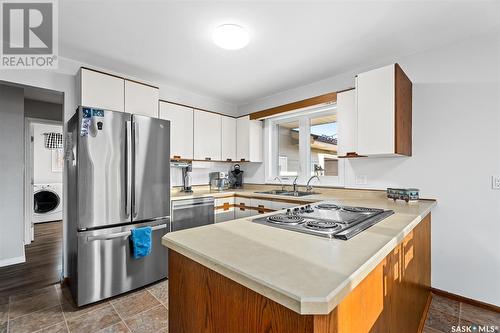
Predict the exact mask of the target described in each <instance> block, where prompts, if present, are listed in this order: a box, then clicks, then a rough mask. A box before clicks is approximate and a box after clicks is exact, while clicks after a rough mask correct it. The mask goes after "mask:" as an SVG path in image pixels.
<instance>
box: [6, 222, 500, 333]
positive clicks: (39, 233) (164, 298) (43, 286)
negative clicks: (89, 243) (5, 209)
mask: <svg viewBox="0 0 500 333" xmlns="http://www.w3.org/2000/svg"><path fill="white" fill-rule="evenodd" d="M61 240H62V223H61V222H53V223H44V224H38V225H36V226H35V242H34V243H32V244H31V245H29V246H27V247H26V256H27V262H26V263H24V264H19V265H14V266H12V267H6V268H2V269H0V333H7V332H9V333H15V332H23V333H29V332H46V333H48V332H54V333H55V332H82V333H87V332H88V333H94V332H108V333H112V332H134V333H135V332H138V333H141V332H147V333H153V332H167V331H168V281H166V280H165V281H162V282H159V283H156V284H154V285H150V286H148V287H146V288H142V289H139V290H136V291H133V292H130V293H128V294H125V295H121V296H119V297H115V298H112V299H110V300H106V301H103V302H99V303H96V304H92V305H89V306H85V307H82V308H77V307H76V306H75V305H74V303H73V300H72V299H71V296H70V295H69V291H68V290H67V288H65V287H61V286H60V285H59V284H54V283H56V282H57V281H59V276H60V272H61V255H62V254H61V248H62V244H61ZM479 325H482V326H485V327H490V328H493V329H492V330H491V329H490V330H488V331H486V332H488V333H492V332H500V331H499V327H500V313H498V312H492V311H488V310H485V309H483V308H479V307H475V306H472V305H470V304H466V303H461V302H458V301H456V300H453V299H449V298H446V297H442V296H439V295H433V298H432V303H431V306H430V309H429V313H428V316H427V320H426V323H425V328H424V333H447V332H452V331H453V327H457V326H463V327H461V329H462V332H464V331H465V330H467V328H468V327H470V332H473V333H475V332H479ZM455 331H458V330H457V329H455ZM402 333H406V332H402Z"/></svg>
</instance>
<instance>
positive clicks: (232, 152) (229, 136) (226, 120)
mask: <svg viewBox="0 0 500 333" xmlns="http://www.w3.org/2000/svg"><path fill="white" fill-rule="evenodd" d="M221 139H222V148H221V150H222V160H223V161H236V119H235V118H232V117H227V116H222V138H221Z"/></svg>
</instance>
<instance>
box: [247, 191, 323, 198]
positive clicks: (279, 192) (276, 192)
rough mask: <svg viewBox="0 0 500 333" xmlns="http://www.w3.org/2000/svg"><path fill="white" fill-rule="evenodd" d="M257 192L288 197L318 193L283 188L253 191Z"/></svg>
mask: <svg viewBox="0 0 500 333" xmlns="http://www.w3.org/2000/svg"><path fill="white" fill-rule="evenodd" d="M255 193H259V194H273V195H285V196H288V197H305V196H308V195H313V194H320V193H318V192H312V191H283V190H271V191H262V192H255Z"/></svg>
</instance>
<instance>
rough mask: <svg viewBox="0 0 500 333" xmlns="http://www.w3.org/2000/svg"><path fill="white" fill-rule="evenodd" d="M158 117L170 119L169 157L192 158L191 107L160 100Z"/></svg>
mask: <svg viewBox="0 0 500 333" xmlns="http://www.w3.org/2000/svg"><path fill="white" fill-rule="evenodd" d="M159 116H160V117H159V118H160V119H166V120H170V157H171V158H173V159H187V160H192V159H193V109H192V108H188V107H185V106H181V105H176V104H172V103H167V102H162V101H160V113H159Z"/></svg>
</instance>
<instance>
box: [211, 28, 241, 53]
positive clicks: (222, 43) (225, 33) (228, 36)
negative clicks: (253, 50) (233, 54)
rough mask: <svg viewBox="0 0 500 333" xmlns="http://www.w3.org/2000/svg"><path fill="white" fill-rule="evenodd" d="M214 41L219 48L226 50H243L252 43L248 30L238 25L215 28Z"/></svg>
mask: <svg viewBox="0 0 500 333" xmlns="http://www.w3.org/2000/svg"><path fill="white" fill-rule="evenodd" d="M212 39H213V41H214V43H215V44H216V45H217V46H219V47H222V48H223V49H226V50H238V49H241V48H243V47H245V46H247V44H248V42H249V41H250V37H249V36H248V32H247V31H246V29H245V28H243V27H242V26H240V25H237V24H223V25H219V26H218V27H217V28H215V30H214V32H213V34H212Z"/></svg>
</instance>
